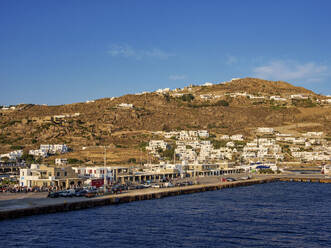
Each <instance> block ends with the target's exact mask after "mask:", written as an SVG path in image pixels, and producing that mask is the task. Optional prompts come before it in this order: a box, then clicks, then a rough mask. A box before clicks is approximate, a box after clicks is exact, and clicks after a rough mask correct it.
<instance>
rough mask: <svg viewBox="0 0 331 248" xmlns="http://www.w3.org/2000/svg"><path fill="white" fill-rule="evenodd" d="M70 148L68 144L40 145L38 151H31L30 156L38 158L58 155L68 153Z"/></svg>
mask: <svg viewBox="0 0 331 248" xmlns="http://www.w3.org/2000/svg"><path fill="white" fill-rule="evenodd" d="M68 151H69V147H68V146H67V145H66V144H46V145H40V148H39V149H37V150H30V151H29V154H30V155H32V156H36V157H44V158H45V157H47V156H48V155H54V154H56V153H61V154H62V153H67V152H68Z"/></svg>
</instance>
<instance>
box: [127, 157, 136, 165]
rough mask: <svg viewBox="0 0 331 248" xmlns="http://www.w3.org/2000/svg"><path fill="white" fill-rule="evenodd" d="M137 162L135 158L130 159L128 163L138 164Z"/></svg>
mask: <svg viewBox="0 0 331 248" xmlns="http://www.w3.org/2000/svg"><path fill="white" fill-rule="evenodd" d="M136 162H137V160H136V159H135V158H129V159H128V163H134V164H135V163H136Z"/></svg>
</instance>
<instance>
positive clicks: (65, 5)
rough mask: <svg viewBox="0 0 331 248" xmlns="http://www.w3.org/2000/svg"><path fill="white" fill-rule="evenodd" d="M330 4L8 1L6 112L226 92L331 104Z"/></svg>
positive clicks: (0, 33) (3, 51) (2, 10)
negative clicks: (205, 88) (295, 93)
mask: <svg viewBox="0 0 331 248" xmlns="http://www.w3.org/2000/svg"><path fill="white" fill-rule="evenodd" d="M330 13H331V1H328V0H324V1H322V0H320V1H318V0H311V1H304V0H300V1H296V0H291V1H282V0H279V1H266V0H263V1H262V0H261V1H254V0H250V1H244V0H243V1H239V0H234V1H221V0H215V1H212V0H206V1H198V0H189V1H186V0H181V1H176V0H168V1H161V0H154V1H145V0H139V1H138V0H135V1H134V0H121V1H110V0H109V1H101V0H96V1H92V0H91V1H88V0H85V1H78V0H75V1H74V0H57V1H47V0H46V1H45V0H40V1H35V0H29V1H16V0H1V1H0V86H1V89H0V104H17V103H38V104H44V103H45V104H51V105H55V104H64V103H73V102H81V101H85V100H88V99H98V98H102V97H111V96H119V95H123V94H126V93H136V92H141V91H151V90H155V89H158V88H165V87H170V88H175V87H183V86H185V85H187V84H188V83H193V84H199V83H204V82H206V81H210V82H215V83H216V82H221V81H226V80H229V79H231V78H233V77H248V76H249V77H259V78H264V79H270V80H285V81H288V82H290V83H292V84H294V85H299V86H303V87H306V88H309V89H312V90H314V91H316V92H317V93H323V94H331V82H330V79H331V70H330V68H331V61H330V59H331V32H330V30H331V15H330Z"/></svg>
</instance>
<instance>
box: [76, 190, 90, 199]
mask: <svg viewBox="0 0 331 248" xmlns="http://www.w3.org/2000/svg"><path fill="white" fill-rule="evenodd" d="M86 194H87V190H85V189H83V190H80V191H77V192H76V193H75V196H77V197H81V196H85V195H86Z"/></svg>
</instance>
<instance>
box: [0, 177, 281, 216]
mask: <svg viewBox="0 0 331 248" xmlns="http://www.w3.org/2000/svg"><path fill="white" fill-rule="evenodd" d="M278 180H280V179H279V178H267V179H254V180H246V181H235V182H226V183H217V184H206V185H193V186H186V187H175V188H165V189H155V190H153V191H151V192H150V191H149V192H132V193H130V192H129V193H124V194H121V195H109V196H102V197H96V198H92V199H81V200H79V201H75V202H64V203H60V204H59V203H57V204H49V205H46V206H45V205H43V206H34V207H28V208H18V209H11V210H4V211H0V220H5V219H13V218H19V217H25V216H31V215H37V214H49V213H58V212H66V211H73V210H81V209H86V208H92V207H98V206H106V205H113V204H121V203H128V202H133V201H143V200H152V199H160V198H163V197H169V196H178V195H182V194H193V193H198V192H205V191H214V190H221V189H226V188H234V187H242V186H249V185H254V184H262V183H270V182H276V181H278Z"/></svg>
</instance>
